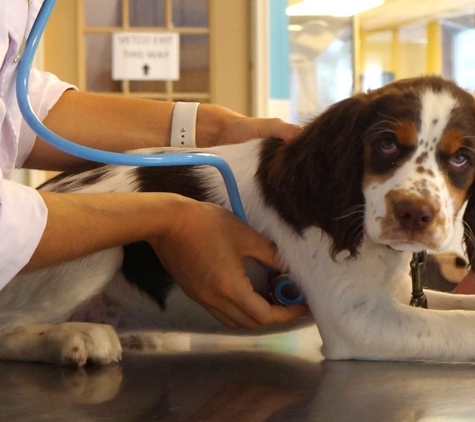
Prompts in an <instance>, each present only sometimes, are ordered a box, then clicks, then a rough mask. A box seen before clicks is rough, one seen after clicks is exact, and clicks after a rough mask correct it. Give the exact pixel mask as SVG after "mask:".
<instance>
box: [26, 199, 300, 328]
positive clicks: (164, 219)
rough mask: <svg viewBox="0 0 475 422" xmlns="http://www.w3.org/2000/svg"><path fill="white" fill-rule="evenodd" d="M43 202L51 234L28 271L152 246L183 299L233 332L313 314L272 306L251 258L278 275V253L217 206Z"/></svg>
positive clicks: (188, 202)
mask: <svg viewBox="0 0 475 422" xmlns="http://www.w3.org/2000/svg"><path fill="white" fill-rule="evenodd" d="M40 194H41V195H42V197H43V199H44V201H45V203H46V206H47V208H48V219H47V223H46V229H45V231H44V234H43V236H42V238H41V240H40V243H39V245H38V247H37V248H36V251H35V252H34V254H33V256H32V258H31V260H30V262H29V263H28V264H27V266H26V267H25V268H24V270H23V271H31V270H35V269H39V268H43V267H46V266H49V265H54V264H58V263H61V262H65V261H68V260H71V259H74V258H78V257H81V256H84V255H87V254H90V253H92V252H96V251H99V250H102V249H105V248H109V247H113V246H118V245H122V244H126V243H130V242H134V241H139V240H146V241H148V242H149V243H150V244H151V245H152V247H153V248H154V249H155V251H156V252H157V255H158V256H159V257H160V260H161V261H162V263H163V265H164V266H165V268H166V269H167V270H168V272H169V273H170V274H171V275H172V276H173V278H174V279H175V280H176V282H177V283H178V284H179V285H180V287H181V288H182V289H183V291H184V292H185V293H187V294H188V295H189V296H190V297H192V298H193V299H194V300H196V301H197V302H198V303H200V304H201V305H202V306H203V307H204V308H205V309H207V310H208V311H209V312H210V313H211V314H212V315H214V316H215V317H216V318H217V319H218V320H219V321H221V322H222V323H223V324H225V325H226V326H227V327H229V328H238V327H245V328H248V329H252V328H256V327H259V326H264V325H270V324H277V323H284V322H289V321H292V320H294V319H296V318H298V317H301V316H304V315H305V314H306V312H307V311H306V309H305V308H304V307H303V306H290V307H287V308H284V307H281V306H274V305H270V304H269V303H268V302H267V301H266V300H265V299H264V298H262V297H261V296H260V295H259V294H257V293H256V292H254V291H253V288H252V285H251V282H250V280H249V279H248V277H247V276H246V274H245V272H244V268H243V261H244V259H245V257H248V256H249V257H253V258H255V259H257V260H258V261H260V262H262V263H264V264H266V265H268V266H269V267H273V268H277V269H278V268H279V262H278V260H277V258H276V248H275V246H274V245H273V244H272V243H271V242H269V241H268V240H266V239H264V238H263V237H261V236H260V235H259V234H258V233H257V232H256V231H254V230H253V229H252V228H251V227H250V226H248V225H247V224H245V223H243V222H242V221H241V220H239V219H238V218H237V217H236V216H234V215H233V214H232V213H231V212H229V211H227V210H225V209H224V208H222V207H220V206H218V205H214V204H210V203H203V202H197V201H194V200H192V199H188V198H185V197H181V196H179V195H175V194H168V193H124V194H122V193H112V194H67V193H52V192H40Z"/></svg>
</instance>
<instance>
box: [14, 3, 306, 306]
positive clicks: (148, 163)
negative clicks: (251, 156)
mask: <svg viewBox="0 0 475 422" xmlns="http://www.w3.org/2000/svg"><path fill="white" fill-rule="evenodd" d="M55 3H56V0H44V2H43V5H42V7H41V9H40V11H39V14H38V17H37V19H36V21H35V23H34V24H33V27H32V29H31V32H30V35H29V36H28V39H27V40H26V44H25V49H24V51H23V56H22V58H21V60H20V62H19V65H18V76H17V85H16V90H17V98H18V104H19V107H20V111H21V113H22V115H23V118H24V119H25V121H26V122H27V123H28V125H29V126H30V127H31V129H32V130H33V131H34V132H35V133H36V134H37V135H38V136H39V137H40V138H41V139H43V140H44V141H46V142H47V143H49V144H51V145H52V146H54V147H55V148H57V149H59V150H61V151H63V152H66V153H68V154H70V155H74V156H77V157H80V158H83V159H85V160H88V161H95V162H99V163H105V164H116V165H124V166H142V167H155V166H212V167H215V168H216V169H218V170H219V172H220V173H221V176H222V177H223V179H224V183H225V186H226V191H227V193H228V196H229V202H230V205H231V209H232V211H233V212H234V214H235V215H236V216H238V217H239V218H240V219H241V220H242V221H244V222H245V223H247V218H246V215H245V213H244V207H243V205H242V201H241V197H240V195H239V190H238V186H237V183H236V179H235V177H234V174H233V172H232V170H231V167H230V166H229V165H228V163H227V162H226V161H224V160H223V159H222V158H221V157H218V156H216V155H213V154H207V153H202V152H196V153H180V154H166V155H165V154H161V155H132V154H123V153H117V152H106V151H101V150H97V149H94V148H89V147H85V146H82V145H78V144H76V143H74V142H71V141H68V140H67V139H64V138H62V137H60V136H58V135H57V134H55V133H54V132H52V131H50V130H49V129H48V128H47V127H46V126H45V125H43V123H42V122H41V121H40V120H39V119H38V117H37V116H36V115H35V113H34V112H33V110H32V108H31V105H30V101H29V98H28V82H29V77H30V70H31V65H32V62H33V57H34V55H35V53H36V50H37V48H38V44H39V41H40V38H41V36H42V34H43V32H44V29H45V27H46V24H47V23H48V20H49V17H50V15H51V12H52V11H53V8H54V5H55ZM271 276H272V281H271V288H270V293H271V296H272V298H273V299H274V301H276V302H278V303H280V304H282V305H296V304H302V303H304V302H305V298H304V296H303V294H302V293H301V292H300V290H299V289H298V287H297V285H296V284H295V282H294V281H293V280H291V279H290V278H289V277H288V276H286V275H283V274H271Z"/></svg>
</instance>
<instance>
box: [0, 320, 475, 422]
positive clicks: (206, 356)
mask: <svg viewBox="0 0 475 422" xmlns="http://www.w3.org/2000/svg"><path fill="white" fill-rule="evenodd" d="M319 345H320V339H319V336H318V332H317V330H316V329H315V328H314V327H311V328H307V329H304V330H300V331H297V332H292V333H286V334H279V335H273V336H264V337H252V338H251V337H218V336H196V335H193V336H190V337H189V338H188V340H187V344H186V347H183V346H182V347H181V349H182V350H183V349H188V351H180V352H177V353H167V354H156V353H153V352H152V351H150V350H144V351H134V352H129V353H126V354H125V356H124V360H123V362H122V363H121V364H119V365H110V366H107V367H98V366H86V367H84V368H79V369H78V368H68V367H59V366H54V365H46V364H34V363H16V362H0V421H34V422H37V421H68V422H75V421H163V422H175V421H180V422H182V421H183V422H211V421H212V422H227V421H232V422H263V421H273V422H274V421H282V422H284V421H285V422H293V421H299V422H301V421H312V422H316V421H325V422H333V421H365V422H372V421H374V422H383V421H411V422H412V421H437V422H439V421H451V422H453V421H473V420H475V400H474V395H475V366H473V365H465V364H457V365H442V364H424V363H397V362H358V361H342V362H332V361H326V360H324V359H322V356H321V355H320V354H319V351H318V350H319Z"/></svg>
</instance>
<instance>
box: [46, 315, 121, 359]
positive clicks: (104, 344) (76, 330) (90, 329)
mask: <svg viewBox="0 0 475 422" xmlns="http://www.w3.org/2000/svg"><path fill="white" fill-rule="evenodd" d="M41 335H42V336H44V341H45V342H46V345H47V347H48V348H49V351H50V353H48V355H49V357H50V361H51V362H52V363H59V364H61V365H71V364H72V365H77V366H83V365H85V364H86V362H93V363H97V364H100V365H108V364H110V363H112V362H118V361H120V360H121V359H122V347H121V345H120V341H119V338H118V336H117V334H116V332H115V331H114V329H113V328H112V327H111V326H110V325H102V324H91V323H85V322H67V323H64V324H60V325H55V326H52V327H51V328H49V329H48V330H46V331H45V332H43V333H41Z"/></svg>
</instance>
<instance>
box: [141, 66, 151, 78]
mask: <svg viewBox="0 0 475 422" xmlns="http://www.w3.org/2000/svg"><path fill="white" fill-rule="evenodd" d="M142 70H143V74H144V75H145V76H148V71H149V70H150V67H149V65H148V64H145V65H144V66H143V67H142Z"/></svg>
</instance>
